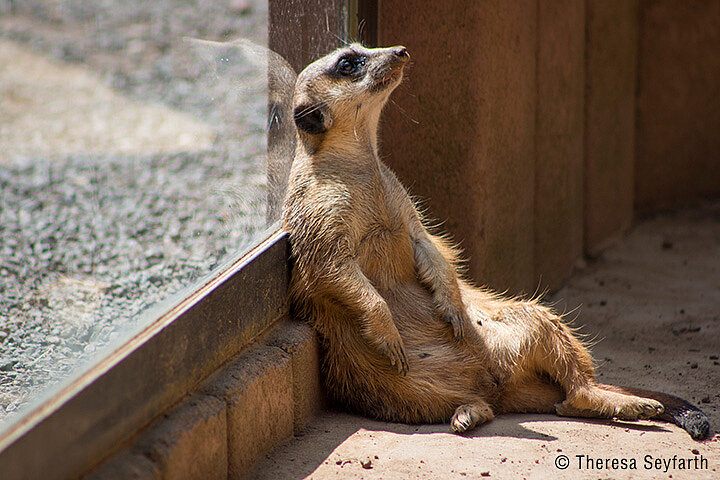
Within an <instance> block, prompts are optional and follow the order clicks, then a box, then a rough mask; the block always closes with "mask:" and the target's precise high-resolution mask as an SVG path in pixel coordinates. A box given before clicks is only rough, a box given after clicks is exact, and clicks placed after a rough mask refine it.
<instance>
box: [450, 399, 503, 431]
mask: <svg viewBox="0 0 720 480" xmlns="http://www.w3.org/2000/svg"><path fill="white" fill-rule="evenodd" d="M493 418H495V414H494V413H493V411H492V408H491V407H490V405H489V404H488V403H487V402H486V401H485V400H482V399H478V400H477V401H476V402H475V403H466V404H464V405H460V406H459V407H457V408H456V409H455V413H454V414H453V416H452V420H450V428H451V429H452V431H453V432H455V433H465V432H467V431H469V430H471V429H473V428H475V427H476V426H478V425H481V424H483V423H485V422H489V421H490V420H492V419H493Z"/></svg>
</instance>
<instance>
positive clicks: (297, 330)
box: [267, 320, 325, 435]
mask: <svg viewBox="0 0 720 480" xmlns="http://www.w3.org/2000/svg"><path fill="white" fill-rule="evenodd" d="M267 343H268V344H269V345H273V346H276V347H278V348H280V349H281V350H282V351H284V352H285V353H287V354H289V355H290V356H291V362H292V374H293V379H292V385H293V406H294V418H293V431H294V433H295V435H298V434H299V433H300V432H301V431H302V429H303V428H305V426H306V425H307V424H308V423H309V422H310V420H311V419H312V418H313V417H314V416H315V415H316V414H317V413H318V412H319V411H320V409H321V408H322V406H323V405H324V403H325V399H324V396H323V395H322V393H321V388H320V352H319V345H318V340H317V335H315V332H313V329H312V328H311V327H310V325H307V324H306V323H301V322H297V321H292V320H285V321H283V322H282V323H281V324H280V325H279V326H278V327H277V328H275V329H274V330H273V331H272V332H271V334H270V336H269V337H268V341H267Z"/></svg>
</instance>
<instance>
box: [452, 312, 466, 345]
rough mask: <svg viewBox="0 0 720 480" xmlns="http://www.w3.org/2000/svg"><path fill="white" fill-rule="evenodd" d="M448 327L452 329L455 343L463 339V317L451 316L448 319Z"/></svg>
mask: <svg viewBox="0 0 720 480" xmlns="http://www.w3.org/2000/svg"><path fill="white" fill-rule="evenodd" d="M449 322H450V325H452V327H453V339H454V340H455V341H456V342H459V341H460V340H462V339H463V338H464V337H465V331H464V327H463V325H464V323H465V317H464V315H462V314H461V315H453V316H451V317H450V318H449Z"/></svg>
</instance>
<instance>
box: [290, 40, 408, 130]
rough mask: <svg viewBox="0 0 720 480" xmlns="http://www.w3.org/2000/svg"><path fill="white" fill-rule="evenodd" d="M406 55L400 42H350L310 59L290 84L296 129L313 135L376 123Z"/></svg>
mask: <svg viewBox="0 0 720 480" xmlns="http://www.w3.org/2000/svg"><path fill="white" fill-rule="evenodd" d="M409 59H410V56H409V55H408V53H407V50H406V49H405V47H402V46H397V47H390V48H365V47H363V46H362V45H359V44H353V45H350V46H349V47H345V48H341V49H338V50H336V51H334V52H332V53H330V54H329V55H326V56H324V57H322V58H320V59H319V60H316V61H315V62H313V63H311V64H310V65H308V66H307V67H306V68H305V70H303V71H302V72H301V73H300V75H298V79H297V82H296V84H295V93H294V97H293V113H294V118H295V124H296V125H297V127H298V130H299V131H300V132H302V133H304V134H306V135H311V136H315V135H320V134H324V133H325V132H327V131H329V130H330V129H331V128H333V127H338V126H340V125H342V124H345V125H350V126H353V125H354V126H355V127H356V126H357V125H358V124H367V123H368V120H370V122H369V123H370V124H372V123H373V120H374V122H375V124H376V123H377V118H378V117H379V115H380V111H381V110H382V107H383V106H384V105H385V102H386V101H387V99H388V97H389V96H390V93H392V91H393V90H394V89H395V87H397V86H398V85H399V84H400V82H401V81H402V74H403V67H404V66H405V64H406V63H407V62H408V60H409ZM368 126H369V127H370V128H376V125H375V126H372V125H368Z"/></svg>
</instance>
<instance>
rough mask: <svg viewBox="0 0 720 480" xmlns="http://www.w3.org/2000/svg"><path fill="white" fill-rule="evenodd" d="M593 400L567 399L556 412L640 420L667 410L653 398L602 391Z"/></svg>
mask: <svg viewBox="0 0 720 480" xmlns="http://www.w3.org/2000/svg"><path fill="white" fill-rule="evenodd" d="M597 393H598V395H597V396H596V397H595V398H594V399H593V400H592V401H588V399H587V398H585V399H583V400H582V401H578V400H579V399H578V398H574V399H569V398H568V399H566V400H565V401H564V402H562V403H558V404H556V405H555V412H556V413H557V414H558V415H560V416H562V417H591V418H592V417H595V418H619V419H621V420H638V419H643V418H654V417H657V416H658V415H661V414H662V413H663V412H664V411H665V407H663V404H662V403H660V402H658V401H657V400H653V399H651V398H643V397H636V396H635V395H625V394H621V393H614V392H607V391H600V392H597Z"/></svg>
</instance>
